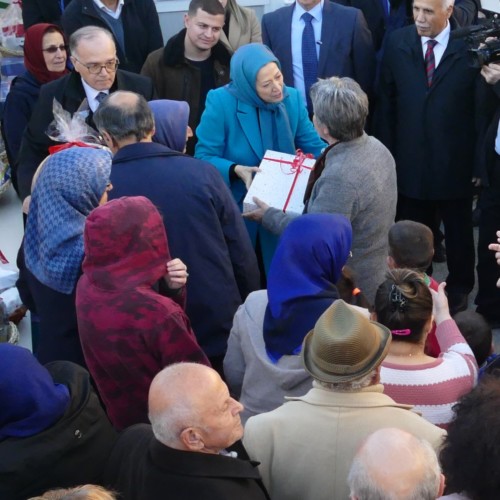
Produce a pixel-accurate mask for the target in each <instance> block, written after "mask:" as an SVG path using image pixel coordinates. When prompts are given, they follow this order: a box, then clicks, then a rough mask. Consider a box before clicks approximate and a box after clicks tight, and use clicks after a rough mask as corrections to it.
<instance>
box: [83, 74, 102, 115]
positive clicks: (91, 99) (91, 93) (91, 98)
mask: <svg viewBox="0 0 500 500" xmlns="http://www.w3.org/2000/svg"><path fill="white" fill-rule="evenodd" d="M82 85H83V88H84V90H85V95H86V96H87V102H88V104H89V108H90V109H91V110H92V113H95V111H96V110H97V108H98V107H99V101H97V99H96V97H97V94H99V92H104V93H105V94H109V90H96V89H95V88H93V87H91V86H90V85H89V84H88V83H87V82H86V81H85V80H84V79H83V78H82Z"/></svg>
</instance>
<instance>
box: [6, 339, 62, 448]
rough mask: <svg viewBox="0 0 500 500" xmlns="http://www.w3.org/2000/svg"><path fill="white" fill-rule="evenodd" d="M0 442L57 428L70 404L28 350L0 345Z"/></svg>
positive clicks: (58, 386) (60, 388)
mask: <svg viewBox="0 0 500 500" xmlns="http://www.w3.org/2000/svg"><path fill="white" fill-rule="evenodd" d="M0 366H1V367H2V376H1V377H0V440H2V439H5V438H8V437H27V436H33V435H35V434H38V433H39V432H42V431H44V430H45V429H48V428H49V427H51V426H52V425H53V424H55V423H56V422H57V421H58V420H59V419H60V418H61V417H62V416H63V415H64V412H65V411H66V408H67V407H68V405H69V402H70V394H69V389H68V388H67V387H66V386H65V385H63V384H56V383H54V380H53V379H52V377H51V375H50V373H49V372H48V371H47V369H46V368H44V367H43V366H42V365H41V364H40V363H39V362H38V361H37V360H36V358H35V357H34V356H33V354H31V352H30V351H28V349H24V348H23V347H18V346H15V345H11V344H0Z"/></svg>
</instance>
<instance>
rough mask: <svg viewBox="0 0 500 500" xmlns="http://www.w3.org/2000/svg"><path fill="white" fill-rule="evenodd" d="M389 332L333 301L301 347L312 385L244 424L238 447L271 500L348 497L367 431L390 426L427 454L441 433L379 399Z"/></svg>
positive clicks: (404, 408) (385, 398) (383, 397)
mask: <svg viewBox="0 0 500 500" xmlns="http://www.w3.org/2000/svg"><path fill="white" fill-rule="evenodd" d="M390 342H391V332H390V331H389V330H388V329H387V328H386V327H384V326H382V325H380V324H379V323H376V322H374V321H369V320H368V319H367V318H366V317H364V316H362V315H361V314H360V313H359V312H357V311H355V310H354V309H352V308H350V307H349V306H347V305H346V304H345V303H344V302H343V301H342V300H337V301H336V302H335V303H334V304H333V305H332V306H330V307H329V308H328V309H327V310H326V311H325V312H324V313H323V315H322V316H321V317H320V318H319V320H318V321H317V323H316V325H315V327H314V329H313V330H311V332H309V333H308V335H307V336H306V338H305V339H304V343H303V346H302V360H303V363H304V366H305V368H306V370H307V371H308V372H309V373H310V375H311V376H312V377H313V378H314V382H313V388H312V389H311V390H310V391H309V392H308V393H307V394H306V395H305V396H302V397H298V398H289V401H288V402H287V403H285V404H284V405H283V406H281V407H280V408H278V409H276V410H274V411H272V412H269V413H264V414H261V415H257V416H255V417H252V418H250V419H249V420H248V422H247V424H246V427H245V438H244V444H245V447H246V449H247V451H248V454H249V455H250V457H251V458H252V459H253V460H258V461H259V462H261V465H260V467H259V468H260V472H261V475H262V478H263V480H264V484H265V485H266V487H267V489H268V491H269V494H270V496H271V498H273V500H282V499H287V500H290V499H297V500H332V499H335V500H340V499H344V498H349V488H348V486H347V475H348V473H349V467H350V465H351V462H352V459H353V457H354V455H355V453H356V451H357V449H358V448H359V446H360V445H361V443H362V442H363V440H364V439H365V438H366V437H367V436H368V435H369V434H371V433H372V432H374V431H376V430H378V429H381V428H384V427H395V428H398V429H402V430H405V431H407V432H409V433H410V434H413V435H414V436H416V437H418V438H420V439H425V440H426V441H429V443H430V444H431V445H432V447H433V448H434V449H435V450H438V449H439V447H440V446H441V442H442V439H443V436H444V435H445V431H444V430H442V429H439V428H438V427H436V426H434V425H432V424H431V423H429V422H427V421H426V420H424V419H423V418H422V417H420V416H419V415H417V414H415V413H413V412H411V411H410V410H411V406H408V405H401V404H398V403H396V402H395V401H393V400H392V399H391V398H389V397H388V396H386V395H384V394H383V389H384V388H383V386H382V385H380V384H379V370H380V364H381V363H382V361H383V359H384V358H385V356H386V355H387V352H388V349H389V345H390Z"/></svg>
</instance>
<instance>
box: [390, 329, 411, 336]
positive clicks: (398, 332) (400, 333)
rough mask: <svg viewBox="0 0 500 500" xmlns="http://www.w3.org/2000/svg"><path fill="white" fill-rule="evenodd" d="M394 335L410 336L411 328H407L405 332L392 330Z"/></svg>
mask: <svg viewBox="0 0 500 500" xmlns="http://www.w3.org/2000/svg"><path fill="white" fill-rule="evenodd" d="M391 333H392V334H393V335H410V333H411V330H410V329H409V328H405V329H404V330H391Z"/></svg>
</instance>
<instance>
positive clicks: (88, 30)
mask: <svg viewBox="0 0 500 500" xmlns="http://www.w3.org/2000/svg"><path fill="white" fill-rule="evenodd" d="M70 50H71V61H72V63H73V65H74V68H75V69H74V71H73V72H71V73H70V74H68V75H66V76H64V77H62V78H59V79H58V80H55V81H53V82H50V83H48V84H46V85H43V86H42V88H41V90H40V96H39V98H38V102H37V104H36V106H35V108H34V110H33V114H32V116H31V119H30V121H29V123H28V126H27V127H26V130H25V132H24V135H23V139H22V142H21V148H20V151H19V156H18V161H17V165H16V166H17V168H14V169H13V177H14V180H15V181H17V189H18V193H19V195H20V197H21V199H24V198H26V196H28V195H29V194H30V192H31V181H32V179H33V175H34V173H35V171H36V169H37V167H38V165H39V164H40V163H41V161H42V160H43V159H44V158H45V157H46V156H47V154H48V151H49V147H50V146H52V145H54V144H56V143H55V142H54V141H52V140H51V139H50V138H49V137H48V135H47V133H46V131H47V128H48V126H49V125H50V123H51V122H52V121H53V119H54V114H53V112H52V106H53V101H54V99H56V100H57V101H58V102H59V103H60V104H61V106H62V107H63V109H64V110H66V111H68V112H70V113H74V112H75V111H77V110H78V109H79V108H80V106H81V105H82V102H83V101H84V99H87V106H88V107H87V111H88V117H87V123H88V124H89V125H90V126H93V122H92V115H93V113H94V112H95V110H96V109H97V107H98V106H99V102H100V101H101V100H102V99H103V98H104V97H105V96H106V95H107V94H109V93H110V92H114V91H115V90H131V91H133V92H136V93H138V94H141V95H143V96H144V97H145V98H146V99H148V100H151V99H152V98H153V95H154V91H153V84H152V82H151V80H150V79H149V78H147V77H144V76H140V75H135V74H133V73H129V72H127V71H121V70H119V69H117V67H118V60H117V58H116V47H115V42H114V40H113V36H112V35H111V33H110V32H109V31H107V30H105V29H104V28H99V27H96V26H86V27H84V28H80V29H79V30H77V31H75V33H73V35H71V38H70Z"/></svg>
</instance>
